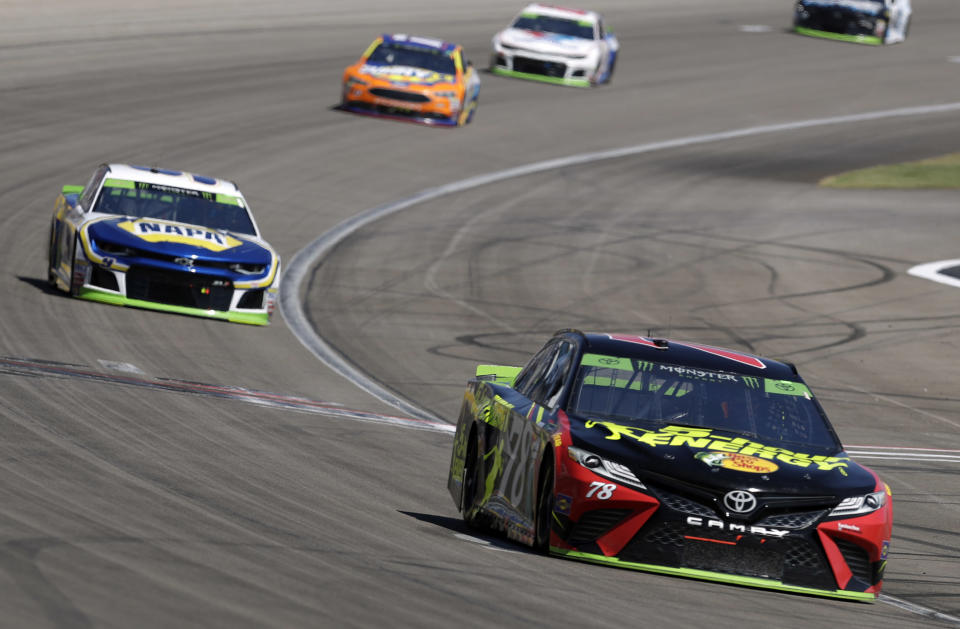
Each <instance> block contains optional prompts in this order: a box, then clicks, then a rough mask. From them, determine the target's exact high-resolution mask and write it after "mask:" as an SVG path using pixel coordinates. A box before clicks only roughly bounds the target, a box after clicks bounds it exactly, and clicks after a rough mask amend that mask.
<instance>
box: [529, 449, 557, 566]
mask: <svg viewBox="0 0 960 629" xmlns="http://www.w3.org/2000/svg"><path fill="white" fill-rule="evenodd" d="M553 501H554V498H553V465H552V464H551V463H550V462H544V464H543V465H542V470H541V472H540V483H539V491H537V515H536V525H535V526H536V530H535V531H534V539H533V548H534V550H536V551H537V552H539V553H543V554H547V553H548V552H550V529H551V528H553Z"/></svg>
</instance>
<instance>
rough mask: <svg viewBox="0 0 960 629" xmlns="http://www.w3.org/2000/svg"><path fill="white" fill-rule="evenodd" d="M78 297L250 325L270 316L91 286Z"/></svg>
mask: <svg viewBox="0 0 960 629" xmlns="http://www.w3.org/2000/svg"><path fill="white" fill-rule="evenodd" d="M77 297H79V298H80V299H86V300H89V301H96V302H100V303H102V304H110V305H113V306H129V307H131V308H144V309H147V310H160V311H162V312H173V313H176V314H184V315H191V316H194V317H204V318H206V319H221V320H223V321H230V322H232V323H248V324H250V325H267V324H268V323H270V317H269V316H268V315H267V313H265V312H258V313H255V314H253V313H246V312H223V311H221V310H204V309H203V308H188V307H186V306H171V305H170V304H159V303H157V302H154V301H144V300H142V299H129V298H127V297H124V296H122V295H117V294H116V293H106V292H102V291H99V290H96V289H92V288H83V289H81V290H80V293H79V294H78V295H77Z"/></svg>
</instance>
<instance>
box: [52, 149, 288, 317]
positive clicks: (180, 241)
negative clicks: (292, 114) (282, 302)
mask: <svg viewBox="0 0 960 629" xmlns="http://www.w3.org/2000/svg"><path fill="white" fill-rule="evenodd" d="M49 243H50V245H49V253H48V262H47V275H48V279H49V282H50V284H51V285H52V286H55V287H56V288H59V289H60V290H62V291H65V292H67V293H69V294H71V295H73V296H75V297H79V298H81V299H89V300H92V301H98V302H102V303H108V304H115V305H121V306H134V307H138V308H149V309H151V310H163V311H166V312H175V313H180V314H187V315H194V316H199V317H209V318H215V319H225V320H227V321H234V322H238V323H250V324H254V325H266V324H267V323H269V320H270V315H271V313H272V312H273V309H274V301H275V299H276V295H277V290H278V287H279V283H280V258H279V257H278V256H277V254H276V252H275V251H274V250H273V249H272V248H271V247H270V245H268V244H267V243H266V242H264V241H263V239H262V238H261V237H260V232H259V230H258V229H257V225H256V223H255V222H254V220H253V216H252V215H251V214H250V211H249V209H248V208H247V202H246V200H245V199H244V198H243V195H242V194H241V193H240V191H239V190H238V189H237V186H236V185H235V184H233V183H231V182H229V181H223V180H220V179H214V178H211V177H203V176H201V175H194V174H191V173H186V172H180V171H176V170H164V169H159V168H146V167H142V166H128V165H125V164H101V165H100V167H98V168H97V170H96V171H95V172H94V174H93V176H92V177H91V178H90V181H89V183H87V185H86V186H82V187H81V186H64V187H63V191H62V193H61V194H60V196H59V197H58V198H57V202H56V206H55V207H54V213H53V220H52V222H51V225H50V241H49Z"/></svg>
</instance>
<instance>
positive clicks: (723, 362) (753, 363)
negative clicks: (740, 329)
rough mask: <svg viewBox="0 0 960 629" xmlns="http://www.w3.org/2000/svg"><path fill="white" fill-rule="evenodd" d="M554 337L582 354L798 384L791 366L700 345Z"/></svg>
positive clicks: (576, 334)
mask: <svg viewBox="0 0 960 629" xmlns="http://www.w3.org/2000/svg"><path fill="white" fill-rule="evenodd" d="M557 335H562V336H570V337H574V338H573V340H574V341H575V342H576V341H578V340H579V343H580V344H581V345H582V346H583V347H584V352H589V353H592V354H607V355H611V356H623V357H628V358H638V359H642V360H648V361H650V362H659V363H671V364H675V365H682V366H685V367H694V368H698V369H709V370H711V371H725V372H733V373H739V374H744V375H748V376H757V377H761V378H771V379H776V380H793V381H800V380H801V378H800V377H799V375H798V374H797V371H796V368H794V366H793V365H792V364H790V363H786V362H782V361H779V360H772V359H770V358H763V357H762V356H756V355H754V354H748V353H746V352H742V351H739V350H733V349H727V348H723V347H715V346H712V345H704V344H702V343H693V342H688V341H674V340H670V339H661V338H654V337H645V336H632V335H626V334H609V333H602V334H595V333H590V334H585V333H583V332H580V331H577V330H561V331H559V332H557Z"/></svg>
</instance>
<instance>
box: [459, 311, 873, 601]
mask: <svg viewBox="0 0 960 629" xmlns="http://www.w3.org/2000/svg"><path fill="white" fill-rule="evenodd" d="M448 487H449V490H450V493H451V495H452V497H453V500H454V502H455V503H456V504H457V506H458V507H459V508H460V510H461V512H462V514H463V518H464V520H465V521H466V522H467V523H468V524H469V525H471V526H474V527H481V528H485V527H492V528H494V529H497V530H501V531H504V532H506V534H507V536H508V537H510V538H511V539H514V540H517V541H520V542H522V543H525V544H528V545H531V546H533V547H534V548H536V549H539V550H541V551H544V552H549V553H550V554H554V555H560V556H565V557H569V558H573V559H580V560H584V561H590V562H595V563H602V564H609V565H614V566H619V567H623V568H633V569H638V570H646V571H650V572H658V573H664V574H672V575H679V576H686V577H694V578H699V579H706V580H712V581H723V582H728V583H735V584H740V585H748V586H754V587H763V588H770V589H776V590H785V591H790V592H799V593H805V594H815V595H821V596H829V597H836V598H846V599H859V600H873V599H874V598H876V597H877V595H878V594H879V592H880V588H881V585H882V578H883V571H884V567H885V564H886V560H887V553H888V550H889V544H890V535H891V528H892V506H891V500H890V490H889V488H888V487H887V486H886V485H885V484H884V483H883V482H882V481H881V480H880V479H879V478H878V477H877V475H876V474H874V473H873V472H872V471H871V470H869V469H867V468H865V467H863V466H861V465H859V464H857V463H856V462H854V461H852V460H851V459H850V457H849V456H848V455H847V454H846V453H845V452H844V450H843V446H842V445H841V443H840V441H839V439H838V438H837V436H836V434H835V433H834V430H833V428H832V427H831V425H830V422H829V421H828V420H827V418H826V416H825V415H824V412H823V410H822V408H821V407H820V405H819V403H818V402H817V401H816V399H815V398H814V397H813V394H812V393H811V392H810V389H809V388H808V387H807V385H806V384H804V382H803V380H802V379H801V378H800V376H799V375H798V374H797V372H796V369H795V368H794V367H793V366H792V365H790V364H787V363H782V362H777V361H774V360H769V359H766V358H760V357H757V356H752V355H749V354H744V353H740V352H735V351H732V350H726V349H721V348H716V347H711V346H707V345H699V344H696V343H686V342H676V341H667V340H663V339H652V338H645V337H636V336H620V335H611V334H584V333H582V332H579V331H576V330H565V331H561V332H558V333H557V334H556V335H554V337H553V338H552V339H550V341H548V342H547V344H546V345H545V346H544V347H543V348H542V349H541V350H540V351H539V352H538V353H537V354H536V355H535V356H534V357H533V358H532V359H531V360H530V362H528V363H527V365H526V366H525V367H523V368H520V367H500V366H493V365H481V366H480V367H478V368H477V378H476V379H474V380H471V381H470V382H469V383H468V385H467V389H466V393H465V396H464V401H463V406H462V408H461V411H460V417H459V420H458V421H457V431H456V438H455V441H454V447H453V456H452V460H451V463H450V475H449V479H448Z"/></svg>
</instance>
